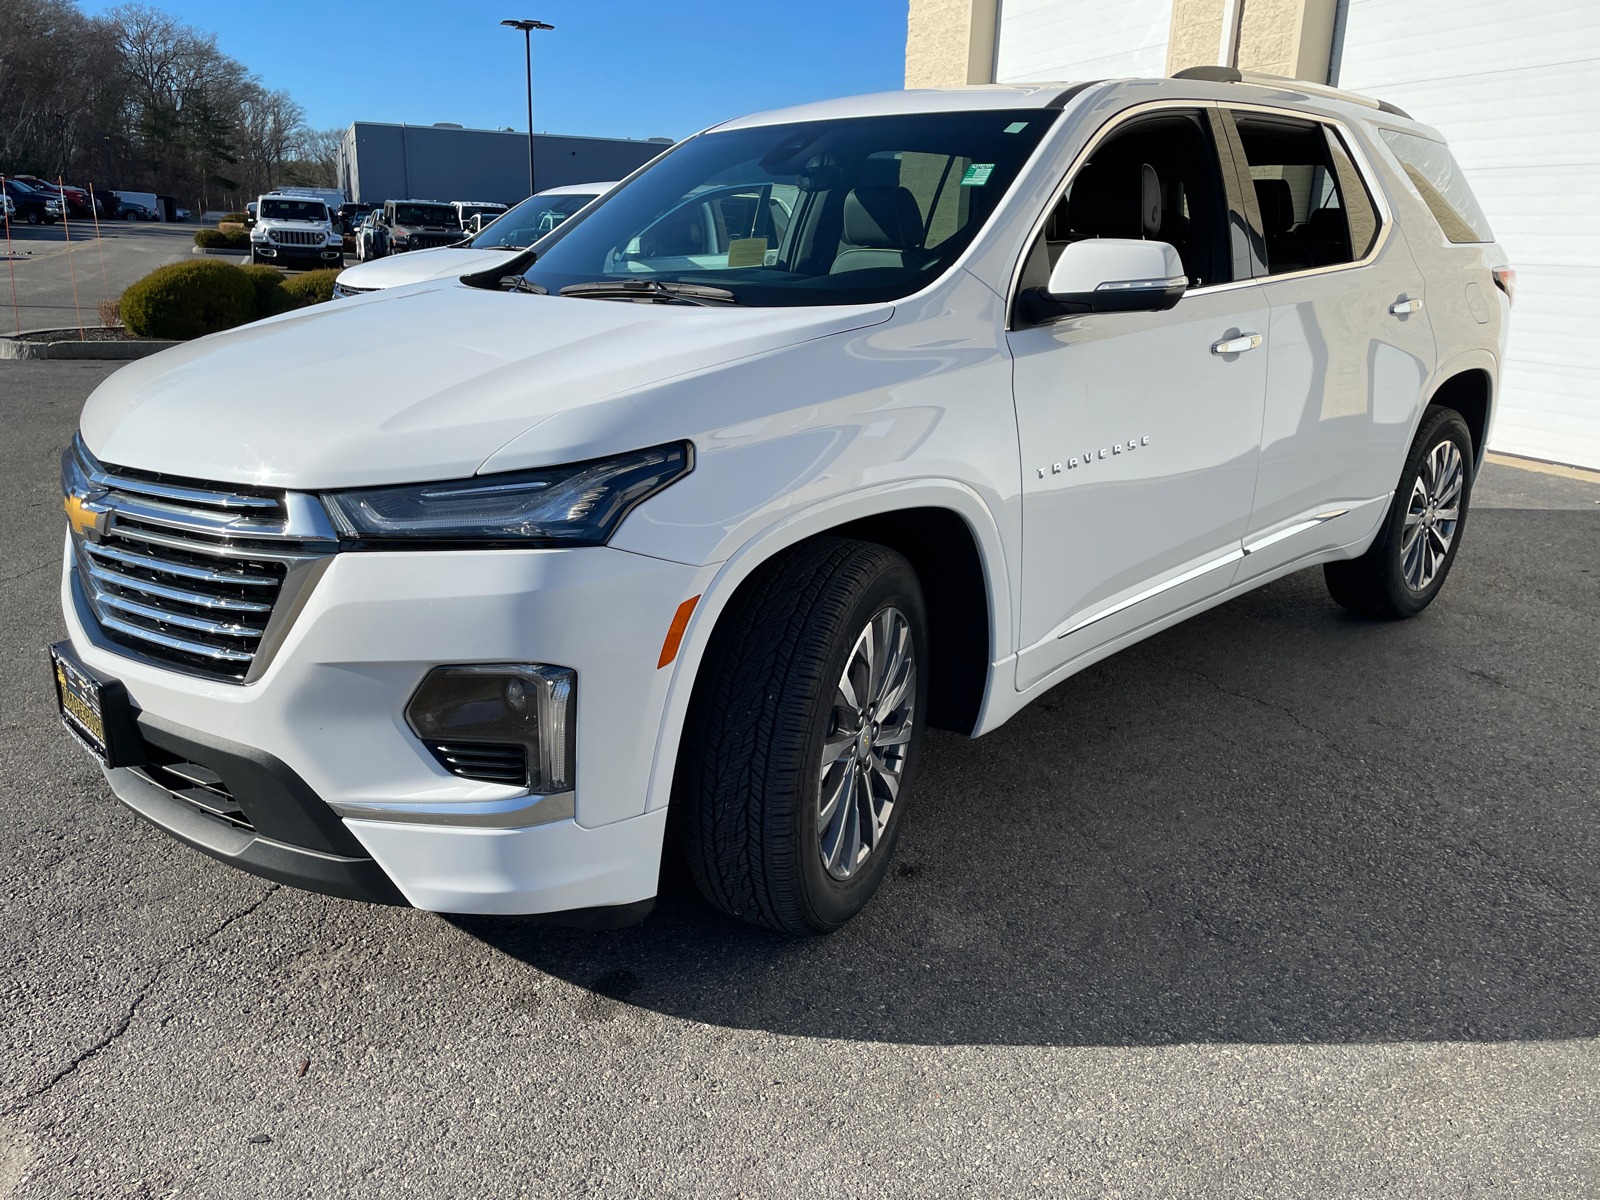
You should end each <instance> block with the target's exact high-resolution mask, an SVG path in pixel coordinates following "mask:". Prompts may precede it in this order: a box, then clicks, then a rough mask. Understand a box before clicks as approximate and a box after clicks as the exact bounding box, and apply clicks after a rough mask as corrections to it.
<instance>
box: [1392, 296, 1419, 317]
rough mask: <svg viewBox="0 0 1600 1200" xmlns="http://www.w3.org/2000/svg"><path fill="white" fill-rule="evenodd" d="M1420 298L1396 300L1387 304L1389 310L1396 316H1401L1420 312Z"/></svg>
mask: <svg viewBox="0 0 1600 1200" xmlns="http://www.w3.org/2000/svg"><path fill="white" fill-rule="evenodd" d="M1421 311H1422V301H1421V300H1397V301H1396V302H1395V303H1393V304H1391V305H1389V312H1390V313H1391V314H1392V315H1393V316H1396V317H1403V316H1405V315H1406V314H1407V313H1414V312H1421Z"/></svg>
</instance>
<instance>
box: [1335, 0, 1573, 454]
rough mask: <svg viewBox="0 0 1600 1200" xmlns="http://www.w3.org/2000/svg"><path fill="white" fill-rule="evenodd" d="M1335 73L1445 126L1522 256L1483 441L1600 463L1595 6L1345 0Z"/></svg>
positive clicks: (1554, 0)
mask: <svg viewBox="0 0 1600 1200" xmlns="http://www.w3.org/2000/svg"><path fill="white" fill-rule="evenodd" d="M1339 86H1341V87H1346V88H1350V89H1352V90H1353V91H1357V92H1366V93H1368V94H1370V95H1373V96H1378V97H1381V98H1383V99H1385V100H1389V101H1391V102H1393V103H1395V104H1397V105H1399V106H1400V107H1401V108H1403V109H1405V110H1406V111H1407V112H1409V113H1410V114H1411V115H1412V116H1414V117H1416V118H1417V119H1418V120H1419V121H1423V122H1426V123H1427V124H1429V125H1432V126H1434V127H1435V128H1437V129H1438V130H1439V131H1440V132H1441V133H1443V134H1444V135H1445V137H1446V138H1448V139H1449V141H1450V145H1451V148H1452V149H1453V150H1454V152H1455V156H1456V158H1457V160H1458V161H1459V162H1460V163H1461V167H1462V170H1463V171H1464V172H1465V173H1466V175H1467V178H1468V180H1469V181H1470V182H1471V184H1472V190H1473V191H1474V192H1475V193H1477V196H1478V200H1479V202H1480V203H1482V205H1483V208H1484V211H1485V212H1486V213H1487V214H1488V217H1489V223H1490V225H1492V226H1493V228H1494V234H1495V238H1496V239H1497V240H1498V241H1499V242H1500V243H1501V245H1503V246H1504V247H1505V248H1506V251H1507V253H1508V254H1509V255H1510V256H1511V262H1512V265H1513V266H1514V267H1516V269H1517V303H1516V308H1515V309H1514V311H1513V312H1512V319H1511V339H1510V345H1509V347H1508V350H1507V358H1506V364H1505V368H1504V378H1503V388H1502V394H1501V403H1500V410H1499V415H1498V416H1497V418H1496V422H1495V431H1494V437H1493V439H1492V440H1491V448H1493V449H1498V450H1505V451H1508V452H1509V453H1512V454H1525V455H1530V456H1532V457H1535V458H1546V459H1552V460H1554V461H1556V462H1564V463H1576V464H1578V465H1581V466H1588V467H1600V288H1596V287H1595V284H1594V281H1595V278H1596V276H1597V274H1600V222H1597V221H1596V220H1595V218H1594V210H1595V208H1596V205H1597V204H1600V3H1596V2H1595V0H1583V2H1581V3H1574V0H1518V2H1517V3H1514V4H1513V3H1509V2H1508V0H1350V8H1349V18H1348V24H1347V26H1346V32H1345V43H1344V55H1343V59H1342V65H1341V68H1340V73H1339Z"/></svg>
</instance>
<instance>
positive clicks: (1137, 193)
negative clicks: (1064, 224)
mask: <svg viewBox="0 0 1600 1200" xmlns="http://www.w3.org/2000/svg"><path fill="white" fill-rule="evenodd" d="M1069 216H1070V220H1071V222H1072V232H1073V233H1075V234H1078V235H1080V236H1091V237H1120V238H1138V237H1154V236H1155V235H1156V234H1157V233H1158V232H1159V231H1160V229H1161V177H1160V176H1159V175H1157V174H1156V170H1155V168H1154V167H1152V166H1151V165H1150V164H1149V163H1142V164H1139V165H1135V164H1133V163H1129V162H1116V161H1112V162H1103V163H1090V164H1089V165H1088V166H1087V167H1085V168H1084V169H1083V170H1082V171H1080V172H1079V173H1078V177H1077V179H1075V180H1073V182H1072V199H1071V202H1070V214H1069Z"/></svg>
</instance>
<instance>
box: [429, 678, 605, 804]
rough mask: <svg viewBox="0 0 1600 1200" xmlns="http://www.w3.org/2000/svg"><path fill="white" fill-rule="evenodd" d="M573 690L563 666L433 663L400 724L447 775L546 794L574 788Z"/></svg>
mask: <svg viewBox="0 0 1600 1200" xmlns="http://www.w3.org/2000/svg"><path fill="white" fill-rule="evenodd" d="M577 693H578V675H577V672H576V671H572V670H570V669H568V668H566V667H549V666H543V665H541V664H538V663H527V664H520V663H505V664H495V665H493V666H477V667H435V668H434V669H433V670H432V671H430V672H428V677H427V678H426V679H424V680H423V681H422V686H421V687H419V688H418V689H417V693H416V695H414V696H412V697H411V703H409V704H408V705H406V723H407V724H408V725H410V726H411V730H412V732H413V733H415V734H416V735H417V737H419V738H421V739H422V744H423V745H425V746H426V747H427V748H428V751H429V753H431V754H432V755H433V756H434V758H436V759H438V760H439V763H440V765H441V766H443V767H444V769H445V770H447V771H449V772H450V773H451V774H452V775H459V776H461V777H462V778H463V779H478V780H482V781H484V782H486V783H507V784H511V785H513V786H516V787H526V788H527V789H528V790H529V791H530V792H535V793H538V794H540V795H549V794H551V793H554V792H565V791H570V790H572V786H573V776H574V774H575V771H574V767H575V765H576V763H575V759H576V752H577V711H578V710H577V700H578V695H577Z"/></svg>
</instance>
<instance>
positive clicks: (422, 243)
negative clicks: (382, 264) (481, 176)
mask: <svg viewBox="0 0 1600 1200" xmlns="http://www.w3.org/2000/svg"><path fill="white" fill-rule="evenodd" d="M383 228H384V236H385V237H386V238H387V239H388V244H389V253H391V254H405V253H407V252H408V251H412V250H429V249H432V248H433V247H435V246H450V245H454V244H455V243H456V242H459V241H460V240H461V238H462V233H461V223H460V222H459V221H458V220H457V219H456V210H455V207H454V206H453V205H449V204H443V203H441V202H439V201H437V200H386V201H385V202H384V205H383Z"/></svg>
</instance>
